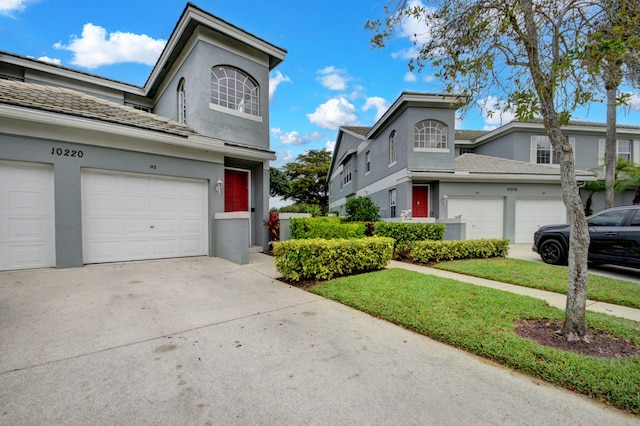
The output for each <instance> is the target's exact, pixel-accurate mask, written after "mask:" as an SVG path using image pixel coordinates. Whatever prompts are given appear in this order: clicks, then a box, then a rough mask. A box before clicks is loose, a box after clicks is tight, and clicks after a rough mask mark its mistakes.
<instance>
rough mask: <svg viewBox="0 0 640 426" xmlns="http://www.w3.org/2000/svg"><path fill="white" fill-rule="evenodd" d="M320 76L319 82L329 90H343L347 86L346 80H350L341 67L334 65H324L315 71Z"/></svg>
mask: <svg viewBox="0 0 640 426" xmlns="http://www.w3.org/2000/svg"><path fill="white" fill-rule="evenodd" d="M317 73H318V74H319V75H320V77H318V80H320V83H321V84H322V85H323V86H324V87H326V88H327V89H329V90H336V91H340V90H345V89H346V88H347V82H348V81H349V80H351V77H349V75H348V74H347V72H346V71H345V70H343V69H339V68H336V67H334V66H329V67H325V68H323V69H321V70H318V72H317Z"/></svg>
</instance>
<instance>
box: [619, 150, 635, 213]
mask: <svg viewBox="0 0 640 426" xmlns="http://www.w3.org/2000/svg"><path fill="white" fill-rule="evenodd" d="M616 169H617V179H616V185H615V190H616V192H622V191H625V190H627V189H633V188H635V190H636V191H635V195H634V197H633V204H640V166H639V165H637V164H634V163H631V162H629V161H627V160H623V159H621V158H619V159H618V164H617V167H616Z"/></svg>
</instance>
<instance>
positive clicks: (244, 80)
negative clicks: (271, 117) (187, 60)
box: [209, 65, 262, 121]
mask: <svg viewBox="0 0 640 426" xmlns="http://www.w3.org/2000/svg"><path fill="white" fill-rule="evenodd" d="M209 106H210V108H211V109H215V110H218V111H222V112H226V113H229V114H232V115H236V116H240V117H248V118H254V119H258V118H259V119H260V121H261V118H262V117H261V116H260V86H258V83H257V82H256V80H254V79H253V77H251V76H250V75H249V74H247V73H245V72H244V71H242V70H240V69H238V68H234V67H231V66H228V65H216V66H214V67H211V100H210V103H209Z"/></svg>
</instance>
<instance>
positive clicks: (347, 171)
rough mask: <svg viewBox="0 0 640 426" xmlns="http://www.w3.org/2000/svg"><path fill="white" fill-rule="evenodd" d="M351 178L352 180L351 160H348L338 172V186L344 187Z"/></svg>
mask: <svg viewBox="0 0 640 426" xmlns="http://www.w3.org/2000/svg"><path fill="white" fill-rule="evenodd" d="M351 180H352V173H351V162H348V163H346V164H345V165H344V168H343V169H342V172H341V173H340V188H344V187H345V186H347V185H349V184H350V183H351Z"/></svg>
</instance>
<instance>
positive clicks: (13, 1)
mask: <svg viewBox="0 0 640 426" xmlns="http://www.w3.org/2000/svg"><path fill="white" fill-rule="evenodd" d="M29 2H30V1H29V0H0V15H5V16H12V14H13V12H22V11H23V10H24V9H25V8H26V7H27V3H29Z"/></svg>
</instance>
